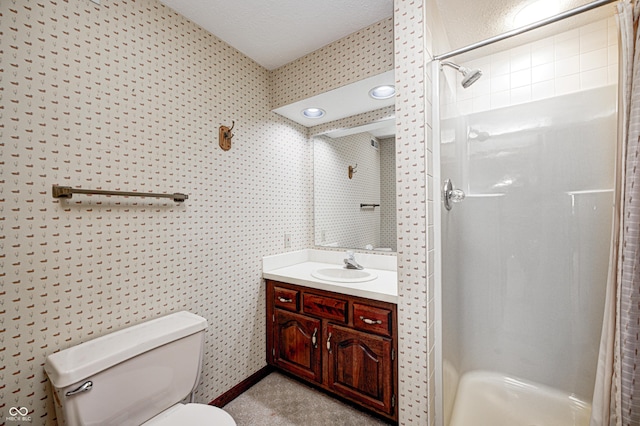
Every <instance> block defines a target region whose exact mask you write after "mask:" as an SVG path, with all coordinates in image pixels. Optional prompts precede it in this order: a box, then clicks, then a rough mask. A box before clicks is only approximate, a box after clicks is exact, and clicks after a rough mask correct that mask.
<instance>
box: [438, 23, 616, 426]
mask: <svg viewBox="0 0 640 426" xmlns="http://www.w3.org/2000/svg"><path fill="white" fill-rule="evenodd" d="M615 25H616V24H615V20H614V19H613V18H608V19H604V20H601V21H597V22H595V23H589V24H588V25H585V26H583V27H580V28H577V29H572V30H571V31H567V32H564V33H560V34H556V35H553V36H550V37H547V38H545V39H542V40H536V41H535V42H532V43H527V44H524V45H520V46H517V47H514V48H511V49H509V50H506V51H500V52H496V51H495V49H494V50H493V51H492V52H491V53H487V54H486V55H484V56H479V55H478V54H475V55H474V59H473V60H471V61H466V62H465V61H464V60H460V65H457V64H455V63H452V62H449V64H454V65H455V66H451V65H449V66H443V64H442V61H438V60H435V61H433V63H432V66H433V69H432V71H433V76H434V77H433V84H434V86H433V92H434V125H433V130H434V136H435V138H436V139H435V140H434V162H438V159H439V162H438V164H436V167H435V171H434V181H435V182H436V183H437V184H438V185H439V187H440V188H441V189H442V194H441V198H442V201H443V203H436V204H437V206H434V217H435V220H436V222H435V223H436V224H438V223H439V224H440V226H436V232H435V239H436V253H437V254H436V264H437V265H438V266H436V276H437V277H438V278H439V279H437V281H438V283H437V288H436V300H438V301H439V304H438V308H437V310H436V318H437V320H436V324H437V335H438V337H437V339H438V344H437V345H436V347H437V348H439V349H438V352H437V354H436V358H437V359H436V364H437V367H436V379H437V384H436V386H437V391H436V395H437V398H438V399H437V405H438V407H439V411H437V414H436V415H437V418H438V424H442V425H444V426H471V425H473V426H533V425H538V426H587V425H588V424H589V417H590V411H591V400H592V396H593V387H594V381H595V374H596V365H597V359H598V349H599V344H600V334H601V328H602V319H603V310H604V300H605V287H606V281H607V271H608V267H609V265H608V260H609V251H610V243H611V222H612V204H613V180H614V167H615V158H616V141H617V139H616V138H617V56H615V55H616V54H617V46H616V43H617V39H616V38H615V37H614V38H613V39H612V37H611V35H612V34H615ZM612 27H613V29H612ZM572 46H576V47H575V49H574V50H572ZM563 53H567V56H563ZM603 55H604V56H603ZM574 56H575V57H574ZM523 58H524V59H523ZM453 60H455V61H457V60H458V58H455V57H454V58H453ZM572 61H573V62H575V61H577V64H578V65H577V67H574V68H571V69H569V68H567V67H570V65H568V64H570V63H572ZM587 64H588V65H587ZM444 65H448V64H444ZM458 68H463V70H466V71H467V74H466V75H465V74H464V73H463V72H461V71H460V69H458ZM478 69H479V70H482V74H483V75H482V77H481V78H480V79H477V77H476V79H475V81H474V82H471V83H470V84H467V85H466V87H464V88H463V87H461V83H462V81H464V79H465V78H467V79H468V76H469V75H470V74H471V71H470V70H473V71H477V70H478ZM456 70H457V71H458V72H456ZM571 70H572V72H569V71H571ZM527 76H528V77H527ZM505 81H508V83H505ZM516 81H518V82H521V83H522V84H521V85H520V86H518V85H514V82H516ZM498 89H499V90H498ZM438 137H439V141H438ZM438 142H439V143H438ZM445 183H447V184H448V185H449V186H448V187H445ZM434 198H435V196H434ZM438 244H439V245H440V248H439V249H438Z"/></svg>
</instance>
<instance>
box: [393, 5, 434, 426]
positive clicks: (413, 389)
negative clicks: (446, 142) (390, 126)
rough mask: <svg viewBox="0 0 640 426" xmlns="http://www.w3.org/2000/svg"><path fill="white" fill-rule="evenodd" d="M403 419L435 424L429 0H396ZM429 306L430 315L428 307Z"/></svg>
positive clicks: (403, 422)
mask: <svg viewBox="0 0 640 426" xmlns="http://www.w3.org/2000/svg"><path fill="white" fill-rule="evenodd" d="M394 17H395V20H394V26H395V70H396V72H395V78H396V90H397V94H396V156H397V157H396V164H397V167H398V169H397V171H396V179H397V183H396V189H397V194H396V195H397V198H396V201H397V214H398V217H397V220H398V228H397V230H398V294H399V303H398V330H399V332H398V334H399V339H398V352H399V354H398V366H399V368H398V374H399V395H398V398H399V401H400V406H399V410H398V412H399V423H400V424H403V425H406V424H414V425H427V424H434V412H435V410H434V409H433V407H434V405H433V404H434V395H433V393H434V392H435V388H434V386H435V381H434V380H433V377H432V374H433V371H434V368H433V362H429V356H430V355H431V354H432V353H433V352H432V345H433V315H432V314H433V309H432V308H433V291H432V289H433V262H432V261H430V260H431V259H432V255H431V254H430V247H433V241H432V239H431V238H430V237H429V235H432V226H431V224H432V222H433V219H432V218H431V217H430V216H431V215H429V214H428V212H429V211H432V209H431V208H430V207H429V204H430V203H431V202H432V199H433V195H432V194H433V191H432V189H431V182H432V179H431V177H430V173H431V166H432V165H431V164H430V163H431V162H432V158H431V153H430V148H429V146H428V140H427V133H428V126H427V121H428V116H427V108H426V106H427V100H428V92H427V90H428V84H430V83H429V81H428V79H427V76H426V73H427V72H428V71H427V68H428V67H426V66H425V64H426V63H427V61H428V59H429V58H428V56H427V51H426V49H425V46H426V43H427V40H426V39H425V37H426V24H425V4H424V0H394ZM430 314H431V315H430Z"/></svg>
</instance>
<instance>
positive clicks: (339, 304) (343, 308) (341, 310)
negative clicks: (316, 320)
mask: <svg viewBox="0 0 640 426" xmlns="http://www.w3.org/2000/svg"><path fill="white" fill-rule="evenodd" d="M302 298H303V307H304V313H305V314H309V315H316V316H318V317H321V318H326V319H330V320H334V321H340V322H342V323H346V322H347V301H346V300H340V299H334V298H332V297H326V296H318V295H315V294H311V293H304V295H303V297H302Z"/></svg>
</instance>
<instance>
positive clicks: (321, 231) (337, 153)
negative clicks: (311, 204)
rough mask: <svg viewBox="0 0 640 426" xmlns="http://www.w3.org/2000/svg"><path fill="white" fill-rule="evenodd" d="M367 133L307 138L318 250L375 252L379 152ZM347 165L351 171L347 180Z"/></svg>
mask: <svg viewBox="0 0 640 426" xmlns="http://www.w3.org/2000/svg"><path fill="white" fill-rule="evenodd" d="M371 140H376V139H375V138H374V137H373V136H372V135H371V134H370V133H367V132H363V133H357V134H354V135H348V136H343V137H340V138H335V139H332V138H330V137H328V136H319V137H316V138H314V139H313V144H314V145H313V162H314V166H313V167H314V179H313V190H314V198H315V204H316V205H315V218H314V220H315V221H314V223H315V241H316V243H317V244H319V245H324V246H334V247H352V248H360V249H364V248H365V247H366V246H367V245H371V246H373V247H380V231H381V230H380V208H379V207H377V208H372V207H364V208H363V207H360V204H380V184H381V181H380V152H379V150H378V149H376V148H374V147H372V146H371ZM349 166H351V167H355V169H354V172H353V173H352V175H351V178H350V177H349Z"/></svg>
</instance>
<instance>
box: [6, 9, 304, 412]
mask: <svg viewBox="0 0 640 426" xmlns="http://www.w3.org/2000/svg"><path fill="white" fill-rule="evenodd" d="M101 3H102V5H100V6H98V5H95V4H93V3H91V2H89V1H85V0H77V1H72V2H65V1H56V0H38V1H35V0H34V1H28V0H3V1H2V2H0V51H1V52H2V66H1V67H0V79H1V81H2V95H1V96H2V101H1V104H0V173H1V178H0V179H1V182H0V281H1V289H0V300H1V302H2V307H0V323H1V324H2V325H1V326H0V364H1V365H2V368H0V423H2V422H4V419H5V417H6V416H7V415H8V410H9V408H10V407H27V408H28V409H29V415H30V416H31V417H32V424H45V423H46V424H53V423H54V421H53V419H54V409H53V404H52V401H51V394H50V391H49V385H48V382H47V380H46V378H45V375H44V371H43V363H44V359H45V357H46V355H48V354H50V353H52V352H55V351H57V350H59V349H63V348H67V347H70V346H72V345H75V344H78V343H80V342H82V341H85V340H88V339H91V338H94V337H98V336H100V335H103V334H106V333H109V332H111V331H114V330H117V329H120V328H123V327H125V326H127V325H132V324H135V323H139V322H141V321H144V320H146V319H150V318H153V317H156V316H159V315H164V314H167V313H169V312H173V311H178V310H183V309H186V310H189V311H192V312H194V313H196V314H199V315H202V316H204V317H205V318H207V320H208V322H209V327H208V330H207V335H206V343H205V344H206V348H205V365H204V367H203V374H202V377H201V384H200V386H199V387H198V390H197V396H196V399H197V400H198V401H199V402H209V401H210V400H212V399H213V398H215V397H216V396H218V395H220V394H221V393H223V392H225V391H227V390H228V389H230V388H231V387H232V386H234V385H236V384H237V383H238V382H240V381H241V380H243V379H245V378H247V377H248V376H249V375H251V374H252V373H254V372H255V371H257V370H258V369H259V368H261V367H262V366H264V365H265V360H264V359H265V356H264V353H265V332H264V330H265V325H264V296H263V287H262V282H261V272H260V271H261V258H262V257H263V256H265V255H271V254H276V253H280V252H283V251H285V249H284V234H285V233H290V234H291V236H292V247H291V249H292V250H296V249H302V248H307V247H311V246H312V245H313V231H312V229H313V228H312V227H313V210H312V206H313V198H312V193H313V191H312V176H311V173H310V172H309V170H311V169H312V153H311V144H310V142H309V141H308V139H307V136H306V129H304V128H303V127H301V126H298V125H295V124H293V123H291V122H289V121H287V120H286V119H283V118H280V117H279V116H278V115H276V114H273V113H271V112H270V108H269V106H270V75H269V73H268V72H267V71H266V70H265V69H263V68H262V67H260V66H258V65H257V64H256V63H254V62H253V61H251V60H250V59H248V58H247V57H245V56H243V55H242V54H240V53H239V52H237V51H236V50H234V49H232V48H230V47H229V46H228V45H226V44H225V43H223V42H221V41H220V40H218V39H217V38H215V37H214V36H212V35H211V34H209V33H207V32H205V31H204V30H202V29H201V28H199V27H197V26H196V25H194V24H193V23H191V22H189V21H187V20H186V19H185V18H183V17H181V16H179V15H177V14H176V13H174V12H173V11H171V10H169V9H167V8H165V7H164V6H162V5H161V4H160V3H159V2H157V1H155V0H135V1H134V0H102V2H101ZM232 120H235V123H236V124H235V129H234V133H235V137H234V138H233V147H232V148H231V150H230V151H227V152H225V151H222V150H221V149H220V148H219V147H218V143H217V135H218V126H219V125H220V124H226V125H230V124H231V121H232ZM54 183H57V184H61V185H69V186H73V187H82V188H103V189H120V190H138V191H145V192H147V191H148V192H185V193H187V194H188V195H189V199H188V200H187V201H186V202H185V203H184V204H175V203H173V202H168V201H165V200H159V199H138V198H119V197H104V196H102V197H100V196H83V195H74V196H73V199H71V200H69V201H64V200H62V201H61V200H56V199H54V198H52V196H51V185H52V184H54Z"/></svg>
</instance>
